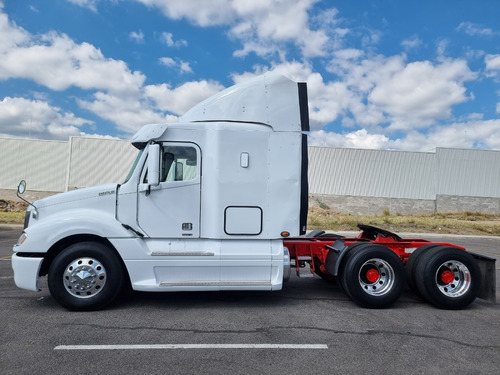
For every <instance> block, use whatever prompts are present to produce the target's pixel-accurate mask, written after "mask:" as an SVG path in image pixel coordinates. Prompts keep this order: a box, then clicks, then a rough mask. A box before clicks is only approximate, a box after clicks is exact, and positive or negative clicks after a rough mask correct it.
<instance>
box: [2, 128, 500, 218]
mask: <svg viewBox="0 0 500 375" xmlns="http://www.w3.org/2000/svg"><path fill="white" fill-rule="evenodd" d="M136 155H137V150H136V149H135V148H134V147H133V146H132V145H131V144H130V143H129V142H128V141H125V140H116V139H103V138H89V137H72V138H70V140H69V141H67V142H63V141H44V140H34V139H15V138H0V189H12V190H14V189H16V187H17V184H18V183H19V181H20V180H22V179H24V180H26V181H27V183H28V189H29V190H31V191H40V192H51V193H55V192H63V191H67V190H72V189H75V188H82V187H86V186H92V185H97V184H102V183H107V182H122V181H123V180H124V179H125V177H126V175H127V172H128V170H129V168H130V166H131V165H132V163H133V160H134V158H135V157H136ZM309 188H310V190H309V192H310V194H314V195H321V196H331V197H343V196H347V197H373V198H384V199H385V198H387V199H410V200H422V201H436V200H437V199H438V197H443V196H445V197H464V198H465V197H466V198H467V199H469V201H470V202H472V203H470V204H469V206H472V207H474V205H477V204H478V203H477V201H471V200H470V198H471V197H472V198H478V199H482V200H484V199H486V198H487V199H490V198H491V199H493V200H494V201H493V202H490V201H488V202H486V203H487V204H488V205H489V206H492V207H493V208H492V209H487V210H489V211H492V210H493V211H499V210H500V203H499V202H500V151H483V150H465V149H443V148H438V149H437V150H436V152H404V151H384V150H362V149H338V148H326V147H309ZM446 202H448V201H446ZM481 202H483V201H481ZM384 204H385V203H384ZM446 204H448V203H446ZM481 204H483V203H481ZM495 205H496V206H498V208H495ZM467 209H468V208H467ZM472 209H473V208H472ZM478 210H481V209H478Z"/></svg>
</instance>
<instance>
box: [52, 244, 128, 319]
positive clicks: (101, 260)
mask: <svg viewBox="0 0 500 375" xmlns="http://www.w3.org/2000/svg"><path fill="white" fill-rule="evenodd" d="M123 283H124V272H123V269H122V265H121V261H120V259H119V258H118V256H117V255H116V253H115V252H114V251H113V250H112V249H110V248H109V247H108V246H106V245H104V244H101V243H98V242H80V243H76V244H73V245H71V246H69V247H67V248H66V249H64V250H63V251H62V252H61V253H59V254H58V255H57V256H56V258H55V259H54V261H53V262H52V264H51V266H50V269H49V275H48V286H49V290H50V293H51V295H52V297H53V298H54V299H55V300H56V301H57V302H58V303H59V304H61V305H62V306H64V307H66V308H67V309H69V310H77V311H89V310H99V309H102V308H104V307H106V306H107V305H108V304H110V303H111V302H112V301H113V300H114V299H115V298H116V297H117V296H118V294H119V293H120V291H121V289H122V287H123Z"/></svg>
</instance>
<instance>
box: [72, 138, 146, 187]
mask: <svg viewBox="0 0 500 375" xmlns="http://www.w3.org/2000/svg"><path fill="white" fill-rule="evenodd" d="M70 150H71V151H70V154H71V159H70V160H69V172H68V173H69V174H68V188H69V189H70V190H71V189H75V188H82V187H86V186H93V185H99V184H104V183H108V182H118V183H120V182H123V181H124V180H125V178H126V176H127V173H128V171H129V170H130V167H131V166H132V163H133V162H134V160H135V158H136V156H137V149H136V148H135V147H134V146H132V145H131V144H130V142H129V141H122V140H116V139H102V138H83V137H73V138H71V142H70Z"/></svg>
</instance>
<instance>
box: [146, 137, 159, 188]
mask: <svg viewBox="0 0 500 375" xmlns="http://www.w3.org/2000/svg"><path fill="white" fill-rule="evenodd" d="M160 152H161V150H160V145H159V144H157V143H153V144H150V145H149V154H148V185H149V186H158V185H160Z"/></svg>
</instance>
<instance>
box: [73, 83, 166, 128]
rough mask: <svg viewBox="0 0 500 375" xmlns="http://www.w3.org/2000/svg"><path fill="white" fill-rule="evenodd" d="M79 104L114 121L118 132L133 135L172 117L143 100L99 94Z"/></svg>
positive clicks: (80, 101) (79, 101)
mask: <svg viewBox="0 0 500 375" xmlns="http://www.w3.org/2000/svg"><path fill="white" fill-rule="evenodd" d="M78 104H79V105H80V106H81V107H82V108H85V109H87V110H89V111H92V112H94V113H95V114H97V115H98V116H100V117H101V118H103V119H106V120H109V121H112V122H114V123H115V124H116V127H117V129H118V130H120V131H122V132H125V133H128V134H133V133H135V132H136V131H137V130H139V128H140V127H141V126H143V125H144V124H152V123H162V122H166V121H169V119H171V118H172V117H171V116H169V115H164V114H162V113H159V112H158V111H157V110H155V108H152V107H151V106H150V105H148V103H147V102H146V101H145V100H142V99H141V98H135V97H130V98H124V97H120V96H115V95H113V94H109V93H104V92H97V93H95V94H94V100H92V101H88V100H78Z"/></svg>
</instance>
